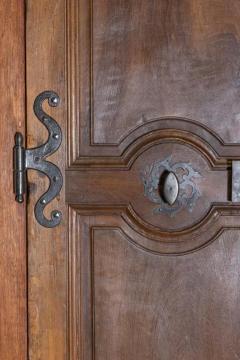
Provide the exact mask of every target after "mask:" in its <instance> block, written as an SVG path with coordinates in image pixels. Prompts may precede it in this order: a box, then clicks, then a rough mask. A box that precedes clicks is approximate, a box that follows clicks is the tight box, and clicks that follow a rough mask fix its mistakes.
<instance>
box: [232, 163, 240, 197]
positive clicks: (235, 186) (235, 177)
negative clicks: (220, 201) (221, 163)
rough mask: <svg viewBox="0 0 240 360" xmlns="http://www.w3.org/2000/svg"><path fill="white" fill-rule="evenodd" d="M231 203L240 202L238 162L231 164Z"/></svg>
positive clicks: (239, 165) (239, 164) (239, 166)
mask: <svg viewBox="0 0 240 360" xmlns="http://www.w3.org/2000/svg"><path fill="white" fill-rule="evenodd" d="M232 202H240V161H239V160H234V161H233V162H232Z"/></svg>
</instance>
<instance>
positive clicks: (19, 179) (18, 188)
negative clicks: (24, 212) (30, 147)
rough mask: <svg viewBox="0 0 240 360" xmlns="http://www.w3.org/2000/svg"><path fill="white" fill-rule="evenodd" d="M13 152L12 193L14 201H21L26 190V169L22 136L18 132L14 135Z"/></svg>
mask: <svg viewBox="0 0 240 360" xmlns="http://www.w3.org/2000/svg"><path fill="white" fill-rule="evenodd" d="M13 154H14V155H13V157H14V158H13V171H14V177H13V179H14V184H13V186H14V193H15V195H16V201H17V202H19V203H22V202H23V201H24V194H25V192H26V169H25V148H24V147H23V136H22V134H21V133H19V132H17V133H16V135H15V146H14V150H13Z"/></svg>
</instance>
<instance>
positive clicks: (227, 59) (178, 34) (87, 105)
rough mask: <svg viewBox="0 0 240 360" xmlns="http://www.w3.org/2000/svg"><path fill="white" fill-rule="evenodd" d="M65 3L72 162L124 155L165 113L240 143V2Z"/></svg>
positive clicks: (133, 0) (92, 0)
mask: <svg viewBox="0 0 240 360" xmlns="http://www.w3.org/2000/svg"><path fill="white" fill-rule="evenodd" d="M67 6H68V11H67V15H68V16H67V23H68V24H67V26H68V37H67V40H68V41H67V45H68V49H67V50H68V60H67V61H68V72H69V86H68V89H69V115H70V120H71V121H70V124H69V130H70V134H71V136H72V141H71V144H70V162H71V163H72V162H76V161H77V162H78V161H80V159H79V158H81V156H86V155H92V156H93V155H97V156H99V155H111V156H113V155H120V154H121V153H122V151H123V150H125V149H126V147H127V145H128V142H127V141H126V140H127V139H128V138H129V136H131V134H132V138H134V134H135V131H136V130H137V129H139V128H141V127H145V132H148V129H147V126H146V125H147V124H148V123H152V121H153V120H155V119H161V118H165V117H169V116H170V117H178V118H179V117H181V118H188V119H194V120H196V121H198V122H200V123H202V124H204V125H207V126H208V127H209V128H210V129H211V130H213V131H214V132H215V133H217V134H218V136H219V137H220V138H221V139H222V141H224V142H225V143H239V138H240V134H239V119H240V115H239V114H240V104H239V96H240V90H239V60H238V59H239V56H240V46H239V39H240V25H239V16H240V13H239V12H240V9H239V4H238V1H237V0H231V1H230V2H229V1H228V2H226V1H225V0H217V1H211V0H208V1H204V2H203V1H200V0H197V1H194V2H193V1H191V0H185V1H181V2H179V1H171V2H170V1H167V0H162V1H154V0H152V1H145V0H140V1H138V0H131V1H118V0H114V1H106V0H100V1H99V0H97V1H95V0H79V1H78V0H71V1H69V4H68V5H67ZM73 93H74V97H73V96H72V94H73ZM226 122H227V123H228V126H227V127H226V126H225V124H226ZM132 138H131V139H132ZM99 145H101V146H99ZM77 159H78V160H77ZM85 160H86V159H85Z"/></svg>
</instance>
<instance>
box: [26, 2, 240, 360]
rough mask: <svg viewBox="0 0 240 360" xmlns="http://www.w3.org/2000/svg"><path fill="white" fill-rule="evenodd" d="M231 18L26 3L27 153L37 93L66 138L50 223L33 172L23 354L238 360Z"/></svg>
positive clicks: (171, 8) (192, 9) (192, 7)
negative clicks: (36, 211) (48, 95)
mask: <svg viewBox="0 0 240 360" xmlns="http://www.w3.org/2000/svg"><path fill="white" fill-rule="evenodd" d="M239 19H240V3H239V1H237V0H228V1H226V0H215V1H212V0H206V1H201V0H196V1H191V0H184V1H178V0H172V1H170V0H150V1H149V0H114V1H112V0H69V1H67V2H66V1H64V0H58V1H56V0H55V1H52V0H50V1H49V0H43V1H41V2H39V1H34V0H29V1H27V113H28V145H29V146H33V145H35V144H36V143H41V142H42V141H43V139H44V136H46V134H45V132H44V130H42V127H41V125H40V124H38V123H37V121H36V119H35V118H34V116H33V113H32V103H33V100H34V98H35V96H36V95H37V94H38V93H39V92H41V91H43V90H46V89H52V90H55V91H57V92H58V93H59V95H60V97H61V106H60V107H59V108H58V109H53V110H51V114H52V115H53V116H54V117H55V119H57V120H58V122H59V124H61V126H62V129H63V131H64V134H65V135H64V144H63V146H62V147H61V149H60V151H59V152H58V153H56V154H55V155H54V157H53V158H52V160H53V161H55V162H56V163H57V164H58V165H59V166H60V167H61V169H62V172H63V175H64V177H65V180H64V183H65V194H64V191H63V192H62V193H61V194H60V196H59V197H58V199H57V201H55V203H54V204H53V205H52V206H54V207H56V206H57V207H58V208H59V209H61V210H62V212H63V221H62V224H61V225H60V226H59V227H58V228H55V229H44V228H42V227H40V226H39V225H38V224H37V223H36V221H35V219H34V215H33V205H34V203H35V201H36V199H37V198H38V197H39V194H40V193H42V191H43V190H44V188H45V186H46V184H45V182H44V178H40V179H39V176H37V175H35V174H31V175H30V176H29V182H30V185H29V194H30V197H29V206H28V214H29V215H28V216H29V217H28V236H29V240H28V241H29V284H28V289H29V297H28V298H29V354H30V359H32V360H39V359H41V360H42V359H44V360H45V359H58V360H61V359H71V360H83V359H84V360H90V359H91V360H93V359H95V360H108V359H109V360H110V359H111V360H135V359H138V360H146V359H149V360H173V359H174V360H180V359H184V360H193V359H194V360H233V359H239V358H240V342H239V336H240V205H239V202H238V201H239V197H238V193H237V192H236V189H237V190H239V185H238V184H239V178H238V176H236V171H235V170H237V167H238V163H237V161H238V160H240V140H239V139H240V65H239V59H240V22H239ZM170 174H171V176H172V177H173V178H174V179H175V180H174V181H175V182H174V186H175V188H176V189H177V187H178V189H177V190H178V191H176V193H175V195H176V196H175V198H176V199H175V202H174V203H173V204H170V203H169V198H168V195H166V194H167V192H166V189H167V186H168V182H169V175H170ZM234 196H235V197H234ZM236 200H238V201H236Z"/></svg>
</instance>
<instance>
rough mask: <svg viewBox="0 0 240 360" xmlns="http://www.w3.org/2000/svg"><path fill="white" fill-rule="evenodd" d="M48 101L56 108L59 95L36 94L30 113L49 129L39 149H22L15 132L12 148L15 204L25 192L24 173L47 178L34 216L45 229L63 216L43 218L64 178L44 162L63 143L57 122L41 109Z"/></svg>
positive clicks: (19, 136)
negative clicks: (35, 173) (33, 171)
mask: <svg viewBox="0 0 240 360" xmlns="http://www.w3.org/2000/svg"><path fill="white" fill-rule="evenodd" d="M45 100H48V104H49V106H51V107H56V106H58V104H59V102H60V99H59V96H58V95H57V94H56V93H55V92H53V91H44V92H42V93H41V94H39V95H38V96H37V97H36V99H35V101H34V105H33V110H34V113H35V115H36V117H37V118H38V120H39V121H41V122H42V124H43V125H44V126H45V127H46V128H47V130H48V133H49V135H48V140H47V141H46V142H45V143H44V144H43V145H41V146H39V147H36V148H32V149H25V148H24V146H23V135H22V134H21V133H16V135H15V146H14V150H13V152H14V193H15V194H16V201H17V202H19V203H22V202H23V201H24V194H25V193H26V171H27V170H28V169H34V170H38V171H40V172H42V173H44V174H45V175H46V176H47V177H48V179H49V182H50V183H49V188H48V190H47V191H46V192H45V193H44V194H43V195H42V196H41V197H40V199H39V200H38V201H37V203H36V205H35V209H34V212H35V217H36V219H37V221H38V222H39V224H41V225H42V226H44V227H47V228H52V227H55V226H57V225H58V224H59V223H60V221H61V218H62V214H61V212H60V211H58V210H54V211H52V213H51V219H47V218H46V217H45V215H44V209H45V207H46V206H47V205H48V204H49V203H50V202H51V201H52V200H53V199H54V198H55V197H56V196H57V195H58V194H59V192H60V190H61V188H62V184H63V179H62V174H61V171H60V169H59V168H58V167H57V166H56V165H55V164H53V163H52V162H50V161H47V160H45V159H46V158H47V157H48V156H50V155H51V154H53V153H54V152H55V151H57V149H58V148H59V146H60V145H61V142H62V131H61V128H60V126H59V125H58V124H57V122H56V121H55V120H54V119H53V118H52V117H51V116H49V115H48V114H46V113H45V112H44V110H43V108H42V105H43V102H44V101H45Z"/></svg>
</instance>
